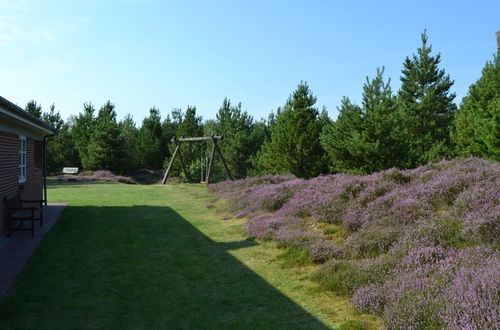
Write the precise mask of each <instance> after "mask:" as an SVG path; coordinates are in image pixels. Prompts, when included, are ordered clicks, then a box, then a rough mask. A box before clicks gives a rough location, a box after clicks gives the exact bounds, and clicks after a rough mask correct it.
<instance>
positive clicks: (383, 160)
mask: <svg viewBox="0 0 500 330" xmlns="http://www.w3.org/2000/svg"><path fill="white" fill-rule="evenodd" d="M421 41H422V44H421V46H420V47H419V48H418V49H417V51H416V53H414V54H413V55H412V56H409V57H407V58H406V59H405V60H404V63H403V69H402V74H401V77H400V79H401V87H400V88H399V90H398V91H393V90H392V88H391V86H390V79H388V80H386V79H384V77H383V74H384V68H379V69H377V71H376V74H375V77H373V78H371V79H370V78H368V77H367V78H366V81H365V83H364V85H363V93H362V100H361V104H355V103H354V102H352V101H351V100H350V99H349V98H348V97H344V98H343V99H342V101H341V104H340V106H339V107H338V110H339V115H338V117H337V118H336V119H335V120H332V119H330V118H329V117H328V114H327V112H326V109H324V108H323V109H321V110H320V109H318V107H317V106H316V101H317V99H316V96H314V94H313V93H312V91H311V89H310V87H309V86H308V85H307V83H306V82H301V83H300V84H299V85H298V86H297V89H296V90H295V91H293V92H292V94H291V95H290V97H289V98H288V100H287V101H286V102H285V104H284V106H283V107H279V108H278V109H276V112H274V111H273V112H271V114H270V115H269V117H268V118H267V119H260V120H255V119H254V118H253V117H252V116H251V115H249V114H248V112H247V111H244V110H243V109H242V105H241V103H239V104H232V103H231V101H230V100H229V99H227V98H226V99H224V100H223V102H222V104H221V106H220V108H219V110H218V112H217V114H216V118H215V119H210V120H206V121H203V120H202V118H201V117H200V116H198V115H197V113H196V110H197V109H196V107H194V106H188V107H187V108H186V110H185V111H184V110H183V109H174V110H172V111H171V113H170V114H168V115H167V116H166V117H165V118H162V117H161V113H160V111H159V109H157V108H155V107H153V108H151V109H150V110H149V116H147V117H145V118H144V119H143V120H142V123H141V125H137V124H136V123H135V122H134V119H133V118H132V116H130V115H127V116H126V117H125V118H124V119H122V120H117V118H116V117H117V116H116V110H115V106H114V104H113V103H111V102H110V101H108V102H106V103H105V104H104V105H102V106H101V107H100V108H99V109H98V110H97V109H96V108H95V107H94V105H92V104H91V103H86V104H84V106H83V111H82V112H81V113H79V114H78V115H76V116H72V117H70V118H69V119H68V120H67V121H64V120H63V119H62V118H61V116H60V114H59V113H58V112H57V111H56V110H55V107H54V105H52V106H51V107H50V111H48V112H42V109H41V107H40V105H38V104H37V103H36V102H35V101H30V102H28V104H27V105H26V110H27V111H28V112H30V113H31V114H33V115H34V116H36V117H38V118H40V119H42V120H43V121H45V122H46V123H48V124H50V125H52V126H53V127H55V128H56V131H57V135H56V136H54V137H53V138H51V139H49V142H48V147H47V148H48V149H47V157H48V170H49V172H58V171H60V169H61V168H62V167H64V166H78V167H82V168H83V169H85V170H98V169H110V170H112V171H114V172H117V173H128V172H130V171H133V170H135V169H142V168H147V169H153V170H159V169H163V168H165V167H166V164H167V163H168V160H169V158H170V156H171V154H172V152H173V147H174V145H173V144H172V143H171V139H172V137H173V136H177V137H181V136H183V137H191V136H202V135H214V134H218V135H223V136H224V140H223V142H222V143H221V144H220V147H221V149H222V152H223V154H224V156H225V158H226V161H227V163H228V165H229V168H230V170H231V172H232V173H233V175H234V176H235V177H237V178H242V177H245V176H248V175H258V174H267V173H293V174H295V175H297V176H298V177H304V178H309V177H313V176H316V175H318V174H322V173H331V172H349V173H358V174H366V173H371V172H375V171H379V170H384V169H388V168H391V167H400V168H413V167H416V166H419V165H422V164H426V163H429V162H434V161H438V160H440V159H443V158H451V157H455V156H463V157H468V156H477V157H483V158H488V159H492V160H496V161H499V160H500V54H498V53H497V54H496V55H494V57H493V59H492V60H491V61H488V62H487V63H486V65H485V67H484V68H483V70H482V75H481V77H480V78H479V79H478V80H477V82H475V83H474V84H472V85H471V86H470V88H469V91H468V93H467V95H466V96H465V97H464V98H463V100H462V102H461V104H460V106H459V107H457V105H456V104H455V103H454V99H455V94H454V93H452V91H451V88H452V86H453V80H452V79H451V78H450V76H449V75H448V74H446V72H445V70H444V69H443V68H441V67H440V61H441V55H440V54H439V53H438V54H435V55H434V54H432V47H431V46H430V45H428V37H427V34H426V33H425V32H424V33H423V34H422V35H421ZM209 151H210V150H209V146H208V145H207V144H206V143H200V144H191V145H188V144H186V145H183V149H182V156H183V158H184V160H185V163H186V164H187V167H188V172H189V177H190V178H191V179H195V180H196V179H197V178H199V177H200V172H201V170H202V168H203V167H205V168H206V163H207V154H208V153H209ZM175 166H176V167H175V168H174V174H175V172H177V174H179V175H181V172H180V168H179V164H175ZM215 166H216V168H215V177H216V178H217V176H218V177H219V178H222V177H223V172H222V171H221V169H220V165H218V164H217V163H216V164H215Z"/></svg>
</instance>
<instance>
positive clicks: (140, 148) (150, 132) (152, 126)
mask: <svg viewBox="0 0 500 330" xmlns="http://www.w3.org/2000/svg"><path fill="white" fill-rule="evenodd" d="M162 134H163V130H162V125H161V116H160V111H159V110H158V109H156V108H155V107H153V108H151V109H150V110H149V117H146V118H144V120H143V122H142V126H141V128H140V129H139V133H138V137H137V150H136V153H137V161H138V166H139V167H141V168H148V169H153V170H159V169H161V168H162V165H163V161H164V157H165V150H162V148H161V147H162Z"/></svg>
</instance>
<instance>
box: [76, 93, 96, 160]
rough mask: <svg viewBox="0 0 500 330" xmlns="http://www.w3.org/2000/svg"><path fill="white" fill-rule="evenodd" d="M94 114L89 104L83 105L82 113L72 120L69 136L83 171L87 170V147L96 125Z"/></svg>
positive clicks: (92, 107)
mask: <svg viewBox="0 0 500 330" xmlns="http://www.w3.org/2000/svg"><path fill="white" fill-rule="evenodd" d="M94 112H95V109H94V106H93V105H92V104H91V103H84V104H83V113H80V114H78V116H77V117H75V118H73V119H72V121H73V122H74V125H73V127H72V129H71V135H72V137H73V141H74V143H75V148H76V150H77V152H78V156H79V158H80V161H81V164H82V166H83V168H84V169H89V167H88V166H89V159H88V145H89V141H90V137H91V135H92V133H93V132H94V127H95V123H96V119H95V117H94Z"/></svg>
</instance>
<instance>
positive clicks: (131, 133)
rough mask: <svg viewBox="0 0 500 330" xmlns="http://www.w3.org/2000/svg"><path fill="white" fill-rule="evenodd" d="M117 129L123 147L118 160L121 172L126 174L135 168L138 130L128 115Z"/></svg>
mask: <svg viewBox="0 0 500 330" xmlns="http://www.w3.org/2000/svg"><path fill="white" fill-rule="evenodd" d="M119 128H120V136H119V139H120V141H121V142H122V146H123V147H122V149H123V159H121V160H120V163H121V168H122V170H123V171H125V172H127V171H130V170H134V169H136V168H137V153H136V147H137V135H138V130H137V127H136V126H135V122H134V119H133V118H132V116H131V115H130V114H128V115H126V116H125V118H124V119H123V120H122V121H120V124H119Z"/></svg>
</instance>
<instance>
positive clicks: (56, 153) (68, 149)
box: [42, 104, 80, 173]
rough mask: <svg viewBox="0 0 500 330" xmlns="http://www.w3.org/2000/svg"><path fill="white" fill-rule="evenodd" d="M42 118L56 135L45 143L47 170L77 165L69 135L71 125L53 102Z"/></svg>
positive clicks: (73, 146) (78, 160) (55, 171)
mask: <svg viewBox="0 0 500 330" xmlns="http://www.w3.org/2000/svg"><path fill="white" fill-rule="evenodd" d="M42 119H43V121H44V122H45V123H46V124H48V125H50V126H52V127H54V128H55V130H56V135H55V136H53V137H51V138H50V139H48V140H47V144H46V148H47V150H46V157H47V171H48V172H49V173H59V172H60V171H61V170H62V168H63V167H65V166H74V167H79V166H80V159H79V157H78V152H77V151H76V149H75V144H74V141H73V138H72V136H71V125H70V124H69V123H65V122H64V120H63V119H62V118H61V115H60V113H59V111H56V109H55V105H54V104H52V105H51V106H50V112H44V113H43V115H42Z"/></svg>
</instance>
